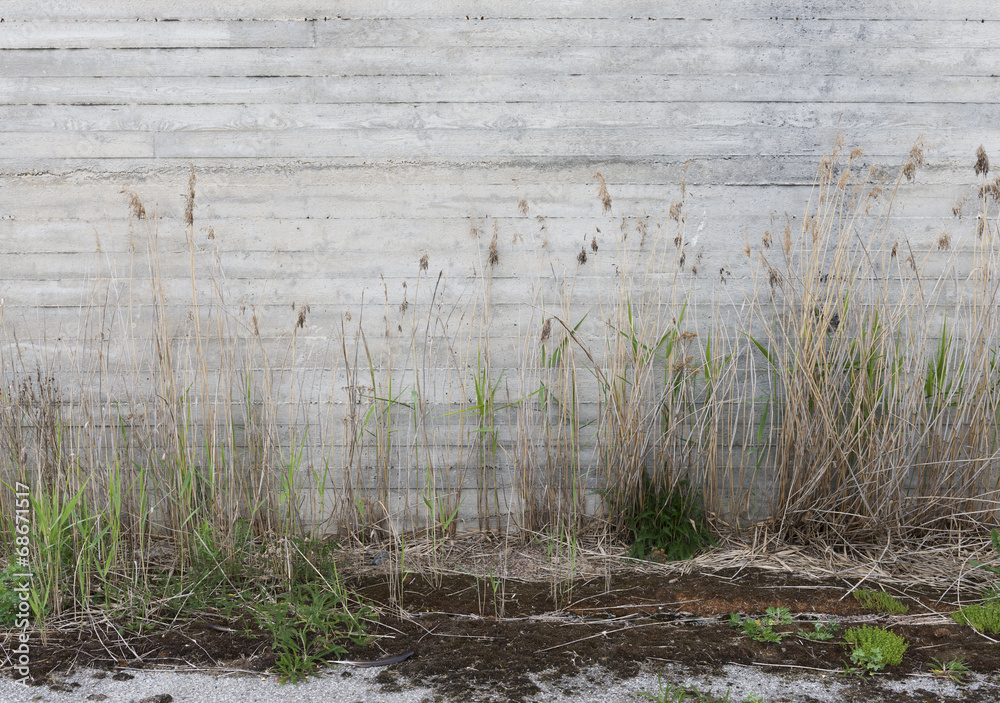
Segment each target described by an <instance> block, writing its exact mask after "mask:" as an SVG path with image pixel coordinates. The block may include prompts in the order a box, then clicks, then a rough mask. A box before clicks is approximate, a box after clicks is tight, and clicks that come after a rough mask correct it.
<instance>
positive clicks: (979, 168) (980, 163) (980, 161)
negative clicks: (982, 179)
mask: <svg viewBox="0 0 1000 703" xmlns="http://www.w3.org/2000/svg"><path fill="white" fill-rule="evenodd" d="M989 172H990V157H989V156H987V155H986V149H984V148H983V145H982V144H980V145H979V148H978V149H976V175H977V176H978V175H979V174H982V175H984V176H985V175H986V174H987V173H989Z"/></svg>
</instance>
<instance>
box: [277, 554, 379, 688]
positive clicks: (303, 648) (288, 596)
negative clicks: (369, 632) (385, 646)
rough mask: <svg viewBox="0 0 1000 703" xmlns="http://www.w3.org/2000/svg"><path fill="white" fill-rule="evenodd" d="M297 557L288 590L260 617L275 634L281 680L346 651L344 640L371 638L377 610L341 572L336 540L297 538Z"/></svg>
mask: <svg viewBox="0 0 1000 703" xmlns="http://www.w3.org/2000/svg"><path fill="white" fill-rule="evenodd" d="M294 545H295V550H296V558H295V559H294V563H293V566H292V581H291V584H290V586H289V589H288V591H287V592H286V593H284V594H281V595H279V596H278V597H277V598H275V600H274V601H273V602H271V603H265V604H264V605H262V606H260V607H259V611H258V615H257V620H258V623H259V624H260V626H261V627H262V628H264V629H265V630H267V631H268V632H270V633H271V638H272V641H273V644H272V649H273V650H274V652H275V654H276V655H277V658H276V660H275V669H277V671H278V673H279V674H280V675H281V681H282V682H290V683H297V682H299V681H301V680H302V679H304V678H305V677H307V676H309V675H310V674H311V673H313V672H314V671H315V670H316V669H317V668H319V667H321V666H322V665H323V664H324V663H325V662H326V660H327V659H328V658H330V657H340V656H343V655H344V654H346V652H347V649H346V648H345V647H344V645H343V643H344V642H347V641H350V642H353V643H355V644H362V643H364V641H365V640H366V635H365V621H366V620H369V619H373V618H374V615H375V613H374V611H373V610H372V608H371V607H370V606H368V605H367V604H365V603H359V602H356V601H355V600H354V599H353V598H352V597H351V594H350V593H349V592H348V591H347V590H346V589H345V588H344V587H343V584H342V582H341V580H340V578H339V576H338V574H337V567H336V563H335V562H334V560H333V555H332V552H333V550H335V549H337V546H336V545H334V544H332V543H320V542H312V541H309V540H294Z"/></svg>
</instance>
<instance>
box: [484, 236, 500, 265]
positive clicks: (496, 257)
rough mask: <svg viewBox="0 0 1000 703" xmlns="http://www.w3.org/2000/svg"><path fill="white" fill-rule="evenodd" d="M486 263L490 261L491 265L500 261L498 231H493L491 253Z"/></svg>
mask: <svg viewBox="0 0 1000 703" xmlns="http://www.w3.org/2000/svg"><path fill="white" fill-rule="evenodd" d="M486 263H488V264H489V265H490V266H491V267H492V266H496V265H497V264H498V263H500V251H499V249H497V234H496V232H494V233H493V239H491V240H490V253H489V256H488V257H487V259H486Z"/></svg>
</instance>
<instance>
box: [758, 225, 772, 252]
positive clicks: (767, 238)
mask: <svg viewBox="0 0 1000 703" xmlns="http://www.w3.org/2000/svg"><path fill="white" fill-rule="evenodd" d="M760 243H761V245H762V246H763V247H764V248H765V249H770V248H771V230H769V229H765V230H764V236H763V237H761V238H760Z"/></svg>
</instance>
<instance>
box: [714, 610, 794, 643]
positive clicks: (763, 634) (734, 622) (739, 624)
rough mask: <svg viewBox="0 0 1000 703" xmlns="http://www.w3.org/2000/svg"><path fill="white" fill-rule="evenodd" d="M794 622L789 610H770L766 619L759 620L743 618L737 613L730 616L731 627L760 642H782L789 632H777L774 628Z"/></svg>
mask: <svg viewBox="0 0 1000 703" xmlns="http://www.w3.org/2000/svg"><path fill="white" fill-rule="evenodd" d="M791 622H792V616H791V614H790V613H789V612H788V608H774V607H772V608H768V609H767V610H766V611H765V614H764V617H762V618H759V619H754V618H741V617H740V616H739V615H737V614H736V613H730V614H729V626H730V627H732V628H736V629H741V630H743V634H744V635H745V636H746V637H749V638H750V639H752V640H756V641H758V642H780V641H781V639H782V638H783V637H787V636H788V635H789V633H787V632H775V631H774V630H773V629H772V628H773V627H774V626H775V625H788V624H790V623H791Z"/></svg>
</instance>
